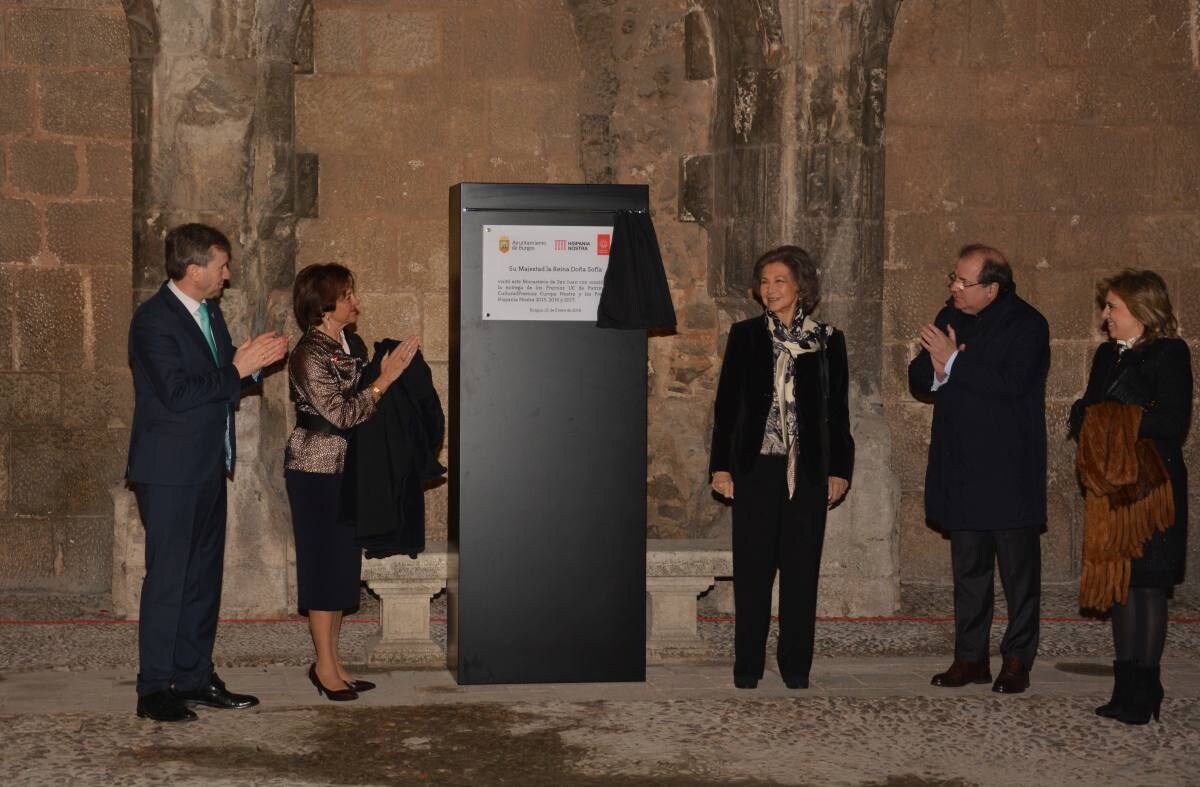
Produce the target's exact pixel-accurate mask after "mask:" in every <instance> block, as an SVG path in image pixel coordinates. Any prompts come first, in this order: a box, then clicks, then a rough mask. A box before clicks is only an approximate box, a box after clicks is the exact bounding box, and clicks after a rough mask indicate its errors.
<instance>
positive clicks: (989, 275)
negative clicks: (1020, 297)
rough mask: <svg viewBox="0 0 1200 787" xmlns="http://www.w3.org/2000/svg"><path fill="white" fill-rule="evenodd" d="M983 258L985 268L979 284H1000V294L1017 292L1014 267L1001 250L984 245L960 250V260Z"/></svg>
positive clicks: (965, 247)
mask: <svg viewBox="0 0 1200 787" xmlns="http://www.w3.org/2000/svg"><path fill="white" fill-rule="evenodd" d="M974 256H980V257H983V267H982V268H981V269H980V270H979V283H980V284H983V285H985V286H986V285H988V284H999V285H1000V293H1001V294H1004V293H1006V292H1016V291H1017V283H1016V282H1015V281H1013V275H1012V266H1010V265H1009V264H1008V259H1007V258H1006V257H1005V256H1004V253H1003V252H1001V251H1000V250H999V249H994V248H992V247H991V246H985V245H984V244H982V243H968V244H967V245H966V246H963V247H962V248H961V249H959V250H958V258H959V259H960V260H961V259H963V258H965V257H974Z"/></svg>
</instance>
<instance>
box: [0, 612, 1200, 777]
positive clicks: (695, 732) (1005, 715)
mask: <svg viewBox="0 0 1200 787" xmlns="http://www.w3.org/2000/svg"><path fill="white" fill-rule="evenodd" d="M1072 598H1073V596H1072V593H1071V591H1070V590H1069V589H1060V590H1053V589H1052V590H1051V592H1048V593H1047V597H1046V600H1045V603H1044V605H1043V614H1044V617H1046V618H1047V620H1046V621H1045V622H1044V624H1043V647H1042V654H1043V655H1042V656H1041V658H1040V660H1039V662H1038V664H1037V666H1036V668H1035V670H1034V673H1033V686H1032V688H1031V690H1030V691H1029V692H1027V693H1025V694H1022V695H1019V696H1014V697H1006V696H1000V695H996V694H993V693H992V692H991V691H989V690H988V687H987V686H971V687H967V688H964V689H958V690H948V689H937V688H934V687H931V686H930V685H929V676H930V675H931V674H933V673H934V672H938V671H940V670H941V669H943V668H944V667H945V666H946V664H947V663H948V661H949V659H948V655H947V654H948V653H949V645H950V636H951V632H952V624H951V623H950V622H949V621H948V620H946V618H947V617H948V614H947V612H946V611H945V609H944V607H945V606H947V605H948V602H949V591H948V589H945V588H925V589H922V588H915V589H911V588H910V589H906V593H905V609H904V614H903V616H901V617H906V618H917V619H906V620H887V621H822V622H820V623H819V624H818V631H819V637H818V645H817V649H818V656H819V657H818V660H817V662H816V664H815V665H814V668H813V677H812V688H810V689H809V690H807V691H789V690H787V689H786V688H784V687H783V685H782V682H781V681H780V679H779V677H778V675H776V674H774V673H768V675H767V676H766V677H765V678H764V680H763V682H762V684H761V685H760V687H759V688H758V689H757V690H755V691H739V690H736V689H734V688H732V686H731V680H730V668H729V663H728V651H729V640H730V639H731V636H732V624H731V623H730V622H729V621H728V620H727V619H726V618H725V617H724V616H722V615H720V614H719V613H716V612H715V611H714V610H712V609H703V610H702V617H703V618H708V619H709V620H707V622H703V623H702V626H701V627H702V629H703V632H704V635H705V637H706V638H707V639H708V640H709V642H710V644H711V645H712V646H713V650H714V654H715V655H714V660H713V661H714V663H710V664H692V665H672V666H660V667H651V668H650V669H649V670H648V675H647V681H646V683H644V684H552V685H524V686H457V685H455V683H454V682H453V679H452V678H451V676H450V675H449V674H447V673H446V672H444V671H441V670H427V671H390V670H386V669H373V670H367V669H362V670H361V672H362V673H363V675H364V677H365V676H367V675H368V674H369V676H370V677H371V679H372V680H375V681H377V682H378V683H379V688H378V689H377V690H375V691H373V692H370V693H368V694H365V695H364V696H363V697H362V699H361V700H360V701H358V702H355V703H347V704H334V703H329V702H327V701H324V700H322V699H320V698H318V697H317V695H316V693H315V691H314V690H313V688H312V686H311V685H310V684H309V683H308V681H307V678H306V676H305V674H304V670H303V669H302V668H301V667H302V666H303V665H304V664H306V663H307V661H308V658H309V655H308V654H309V647H310V646H309V644H308V642H307V635H306V633H305V628H304V624H303V623H302V622H297V621H287V622H273V623H267V622H257V623H251V622H225V623H222V625H221V628H220V630H219V634H218V644H217V649H218V653H217V657H218V658H217V660H218V663H219V665H220V666H219V669H220V671H221V675H222V677H223V678H224V679H225V680H226V681H227V682H228V683H229V685H230V687H231V688H233V689H234V690H237V691H249V692H252V693H256V694H258V695H259V696H260V697H261V698H262V700H263V704H262V705H260V706H259V707H257V708H254V709H251V710H248V711H240V712H230V711H214V710H208V709H203V708H202V709H199V711H198V713H199V714H200V719H199V721H197V722H193V723H190V724H182V725H166V724H158V723H154V722H148V721H144V720H139V719H137V718H136V717H135V716H134V714H133V704H134V690H133V671H134V662H135V660H136V638H137V632H136V626H134V625H132V624H130V623H127V622H103V623H66V622H62V621H68V620H81V619H85V620H106V621H112V620H113V618H112V616H111V615H110V614H106V613H104V612H103V611H102V610H103V608H104V606H103V605H104V603H105V600H104V599H102V598H87V597H84V598H61V597H60V598H45V597H41V598H34V597H7V598H0V621H5V622H4V623H3V624H0V725H3V729H4V740H5V743H4V746H3V747H0V773H3V774H4V775H5V776H4V782H5V783H6V784H21V785H25V784H28V785H43V784H81V785H82V784H88V785H90V784H128V785H149V784H168V783H169V784H181V785H217V784H221V785H223V784H269V785H284V784H295V785H301V784H353V785H360V784H361V785H375V784H379V785H384V784H462V785H466V784H471V785H477V784H520V785H551V784H553V785H561V784H580V785H610V784H611V785H634V784H639V785H640V784H662V785H725V784H811V785H825V784H839V785H841V784H844V785H879V786H880V787H883V786H885V785H886V786H887V787H901V786H902V785H924V786H932V785H946V786H947V787H950V786H955V787H960V786H963V785H974V784H981V785H1040V784H1072V785H1074V784H1079V785H1084V784H1086V785H1093V784H1097V785H1098V784H1145V785H1183V784H1198V783H1200V776H1198V775H1197V774H1200V659H1198V658H1197V656H1200V644H1198V643H1200V615H1197V614H1196V611H1195V610H1194V609H1193V608H1192V607H1191V605H1189V604H1186V603H1183V602H1177V603H1175V604H1173V606H1172V609H1171V615H1172V618H1173V619H1174V621H1175V622H1174V623H1173V624H1172V626H1171V629H1170V641H1169V642H1168V646H1167V660H1166V661H1165V662H1164V670H1163V681H1164V684H1165V685H1166V690H1167V700H1166V701H1165V702H1164V705H1163V718H1162V722H1161V723H1154V722H1151V723H1150V724H1149V725H1146V726H1144V727H1127V726H1125V725H1121V724H1118V723H1115V722H1110V721H1107V720H1103V719H1099V718H1097V717H1096V716H1094V715H1093V714H1092V712H1091V709H1092V708H1093V707H1094V706H1095V705H1096V704H1098V703H1099V702H1100V701H1103V700H1104V699H1105V698H1106V695H1107V691H1108V689H1109V686H1110V681H1111V678H1110V677H1109V674H1108V660H1109V659H1110V658H1111V656H1110V654H1109V651H1108V648H1109V647H1110V645H1109V642H1108V627H1107V625H1106V624H1104V623H1098V622H1091V621H1081V620H1079V619H1078V615H1077V612H1076V611H1075V610H1072V609H1071V608H1070V605H1071V602H1072ZM377 614H378V610H377V608H376V607H375V606H374V601H373V600H371V599H369V598H366V599H364V605H363V609H362V610H360V612H359V614H358V616H357V619H358V620H360V621H362V622H358V623H351V624H348V625H347V626H346V629H345V633H344V637H345V638H346V640H347V642H348V644H350V645H351V646H352V647H357V646H361V644H362V643H363V642H364V641H365V639H366V637H367V636H369V635H370V634H371V633H373V631H374V629H375V623H374V622H373V620H374V619H375V618H376V617H377ZM434 616H435V618H437V617H441V616H442V613H441V611H440V610H439V609H437V608H435V610H434ZM35 620H36V621H45V622H42V623H30V622H23V623H18V622H14V621H35ZM53 621H57V622H53ZM1000 625H1002V624H998V625H997V629H999V626H1000ZM443 629H444V627H443ZM442 633H443V635H444V631H443V632H442ZM996 639H997V640H998V634H997V637H996ZM993 666H994V667H996V666H998V665H996V664H995V662H993Z"/></svg>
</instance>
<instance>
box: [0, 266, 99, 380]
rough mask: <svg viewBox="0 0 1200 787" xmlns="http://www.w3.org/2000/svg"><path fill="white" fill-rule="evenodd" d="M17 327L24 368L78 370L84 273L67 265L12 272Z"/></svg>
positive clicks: (81, 347)
mask: <svg viewBox="0 0 1200 787" xmlns="http://www.w3.org/2000/svg"><path fill="white" fill-rule="evenodd" d="M10 277H11V279H10V281H11V283H10V287H11V290H10V292H11V293H12V296H13V297H12V301H11V304H12V309H13V312H14V315H13V316H14V320H13V326H14V330H15V333H16V342H17V348H18V354H17V355H16V358H17V360H18V363H17V365H16V367H15V368H18V369H20V370H22V371H36V370H62V369H78V368H80V367H81V366H82V364H83V325H82V320H81V319H80V318H81V316H82V314H83V293H82V289H81V277H80V273H79V272H78V271H76V270H70V269H65V268H51V269H43V268H20V269H14V270H12V271H10Z"/></svg>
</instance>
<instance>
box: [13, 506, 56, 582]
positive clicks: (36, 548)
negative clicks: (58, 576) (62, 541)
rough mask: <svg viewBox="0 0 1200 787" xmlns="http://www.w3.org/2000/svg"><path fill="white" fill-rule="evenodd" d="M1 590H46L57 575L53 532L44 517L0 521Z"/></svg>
mask: <svg viewBox="0 0 1200 787" xmlns="http://www.w3.org/2000/svg"><path fill="white" fill-rule="evenodd" d="M0 539H3V543H4V549H0V587H2V588H4V589H5V590H30V589H33V588H39V589H41V588H46V587H48V585H49V584H50V582H51V580H52V578H53V576H54V531H53V527H52V525H51V524H50V521H49V520H47V519H44V518H37V519H31V518H28V517H22V518H20V519H10V518H5V519H0Z"/></svg>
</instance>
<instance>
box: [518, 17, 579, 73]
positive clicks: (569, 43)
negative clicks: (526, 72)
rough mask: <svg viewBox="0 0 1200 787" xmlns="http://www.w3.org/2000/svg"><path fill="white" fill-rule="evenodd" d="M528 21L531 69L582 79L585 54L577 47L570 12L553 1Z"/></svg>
mask: <svg viewBox="0 0 1200 787" xmlns="http://www.w3.org/2000/svg"><path fill="white" fill-rule="evenodd" d="M529 23H530V33H529V35H530V38H531V47H530V57H531V60H530V64H531V65H532V67H533V73H535V74H542V75H545V76H546V77H547V78H550V79H570V80H577V79H581V78H582V76H583V68H584V66H583V63H584V56H583V54H582V53H581V52H580V51H579V43H578V41H579V38H578V37H577V36H576V33H575V23H574V20H573V15H572V14H569V13H566V12H565V11H564V9H563V8H562V6H560V5H558V4H557V3H552V4H549V5H546V6H545V7H544V8H543V9H542V10H541V12H540V13H535V14H533V15H532V18H531V19H530V20H529Z"/></svg>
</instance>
